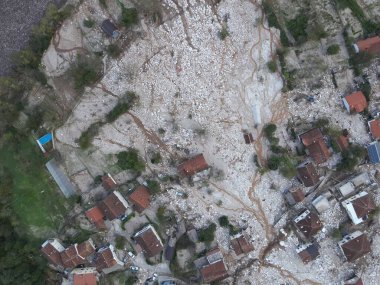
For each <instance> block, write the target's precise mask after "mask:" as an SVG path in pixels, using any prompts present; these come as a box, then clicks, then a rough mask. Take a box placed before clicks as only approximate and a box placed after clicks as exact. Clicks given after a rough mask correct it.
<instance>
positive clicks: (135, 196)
mask: <svg viewBox="0 0 380 285" xmlns="http://www.w3.org/2000/svg"><path fill="white" fill-rule="evenodd" d="M128 199H129V200H130V201H131V202H132V204H133V205H134V207H135V209H136V211H137V212H139V213H141V212H142V211H144V210H145V209H146V208H148V207H149V205H150V193H149V190H148V189H147V188H146V187H145V186H142V185H140V186H138V187H137V188H136V189H135V190H134V191H133V192H132V194H131V195H129V197H128Z"/></svg>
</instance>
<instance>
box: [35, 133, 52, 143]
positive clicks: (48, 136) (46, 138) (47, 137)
mask: <svg viewBox="0 0 380 285" xmlns="http://www.w3.org/2000/svg"><path fill="white" fill-rule="evenodd" d="M52 139H53V135H52V133H48V134H46V135H44V136H43V137H40V138H39V139H38V142H39V143H40V144H41V145H44V144H46V143H48V142H50V141H51V140H52Z"/></svg>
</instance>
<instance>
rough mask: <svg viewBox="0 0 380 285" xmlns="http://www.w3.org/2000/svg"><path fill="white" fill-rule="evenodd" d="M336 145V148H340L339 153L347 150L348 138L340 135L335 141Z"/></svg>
mask: <svg viewBox="0 0 380 285" xmlns="http://www.w3.org/2000/svg"><path fill="white" fill-rule="evenodd" d="M336 143H337V144H338V146H339V148H340V150H341V151H345V150H347V149H348V147H349V146H350V144H349V142H348V137H347V136H344V135H340V136H339V137H338V138H337V139H336Z"/></svg>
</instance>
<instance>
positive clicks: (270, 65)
mask: <svg viewBox="0 0 380 285" xmlns="http://www.w3.org/2000/svg"><path fill="white" fill-rule="evenodd" d="M267 66H268V69H269V71H270V72H272V73H274V72H276V71H277V63H276V61H274V60H271V61H269V62H268V63H267Z"/></svg>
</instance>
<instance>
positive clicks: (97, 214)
mask: <svg viewBox="0 0 380 285" xmlns="http://www.w3.org/2000/svg"><path fill="white" fill-rule="evenodd" d="M86 217H87V218H88V219H89V220H90V221H91V222H92V223H93V224H95V226H96V228H97V229H99V230H102V229H105V224H104V220H103V217H104V215H103V213H102V212H101V211H100V209H99V208H98V207H93V208H91V209H90V210H88V211H86Z"/></svg>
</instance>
